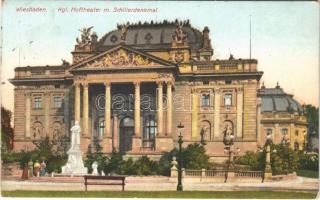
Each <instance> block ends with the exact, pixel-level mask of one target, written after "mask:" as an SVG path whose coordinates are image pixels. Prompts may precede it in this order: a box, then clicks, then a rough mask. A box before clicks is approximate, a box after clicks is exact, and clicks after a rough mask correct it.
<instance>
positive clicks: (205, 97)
mask: <svg viewBox="0 0 320 200" xmlns="http://www.w3.org/2000/svg"><path fill="white" fill-rule="evenodd" d="M201 106H202V107H206V106H210V94H202V95H201Z"/></svg>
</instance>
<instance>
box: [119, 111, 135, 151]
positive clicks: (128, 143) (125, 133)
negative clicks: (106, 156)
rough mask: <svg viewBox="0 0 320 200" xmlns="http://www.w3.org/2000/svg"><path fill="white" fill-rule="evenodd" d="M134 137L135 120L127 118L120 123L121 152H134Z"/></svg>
mask: <svg viewBox="0 0 320 200" xmlns="http://www.w3.org/2000/svg"><path fill="white" fill-rule="evenodd" d="M133 135H134V120H133V119H132V118H130V117H125V118H123V119H122V120H121V122H120V135H119V137H120V138H119V139H120V149H119V150H120V151H121V152H127V151H131V150H132V137H133Z"/></svg>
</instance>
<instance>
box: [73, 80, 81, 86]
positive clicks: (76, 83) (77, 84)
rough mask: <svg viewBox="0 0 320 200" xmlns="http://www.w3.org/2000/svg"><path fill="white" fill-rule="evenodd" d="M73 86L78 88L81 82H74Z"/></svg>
mask: <svg viewBox="0 0 320 200" xmlns="http://www.w3.org/2000/svg"><path fill="white" fill-rule="evenodd" d="M73 85H74V86H75V87H80V85H81V82H80V81H75V82H73Z"/></svg>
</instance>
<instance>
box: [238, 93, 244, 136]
mask: <svg viewBox="0 0 320 200" xmlns="http://www.w3.org/2000/svg"><path fill="white" fill-rule="evenodd" d="M242 113H243V89H242V88H238V89H237V138H242V123H243V120H242Z"/></svg>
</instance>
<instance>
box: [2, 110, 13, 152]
mask: <svg viewBox="0 0 320 200" xmlns="http://www.w3.org/2000/svg"><path fill="white" fill-rule="evenodd" d="M11 118H12V112H11V111H10V110H7V109H5V108H4V107H2V106H1V144H2V149H1V150H2V152H3V151H8V150H9V151H10V150H12V149H13V137H14V135H13V128H12V127H11Z"/></svg>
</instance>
